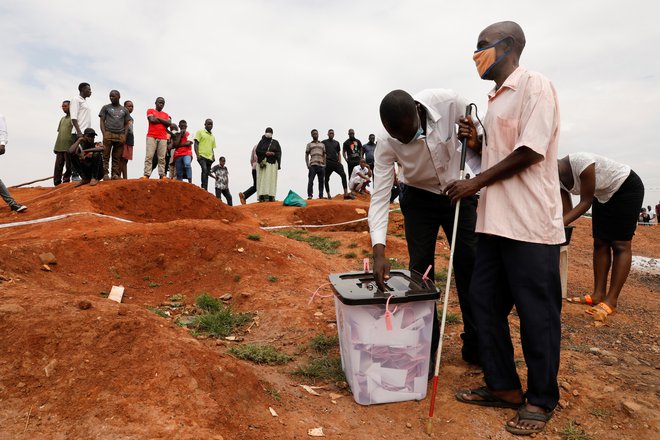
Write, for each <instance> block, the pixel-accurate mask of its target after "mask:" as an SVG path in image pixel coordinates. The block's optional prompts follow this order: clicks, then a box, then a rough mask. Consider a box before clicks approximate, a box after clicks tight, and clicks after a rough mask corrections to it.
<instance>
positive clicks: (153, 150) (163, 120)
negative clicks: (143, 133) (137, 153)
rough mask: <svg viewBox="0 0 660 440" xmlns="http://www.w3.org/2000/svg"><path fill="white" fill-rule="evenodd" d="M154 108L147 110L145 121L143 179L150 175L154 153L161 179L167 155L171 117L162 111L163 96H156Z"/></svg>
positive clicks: (163, 104) (163, 175)
mask: <svg viewBox="0 0 660 440" xmlns="http://www.w3.org/2000/svg"><path fill="white" fill-rule="evenodd" d="M155 104H156V105H155V107H156V108H150V109H149V110H147V121H148V122H149V129H148V131H147V151H146V153H145V157H144V175H143V176H142V178H143V179H148V178H149V177H150V176H151V172H152V171H153V168H152V166H151V164H152V161H153V157H154V154H157V155H158V176H159V177H160V178H161V179H164V178H165V177H166V175H165V157H166V156H167V129H168V128H169V126H170V125H172V118H170V115H168V114H167V113H165V112H164V111H163V107H165V98H163V97H160V96H159V97H158V98H156V103H155Z"/></svg>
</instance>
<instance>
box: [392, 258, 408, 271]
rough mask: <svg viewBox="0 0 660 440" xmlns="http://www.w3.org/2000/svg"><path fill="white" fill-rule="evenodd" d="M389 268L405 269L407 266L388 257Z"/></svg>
mask: <svg viewBox="0 0 660 440" xmlns="http://www.w3.org/2000/svg"><path fill="white" fill-rule="evenodd" d="M389 260H390V269H406V268H407V266H406V265H405V264H403V263H401V262H400V261H399V260H397V259H396V258H390V259H389Z"/></svg>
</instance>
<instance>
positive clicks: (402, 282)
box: [329, 270, 439, 405]
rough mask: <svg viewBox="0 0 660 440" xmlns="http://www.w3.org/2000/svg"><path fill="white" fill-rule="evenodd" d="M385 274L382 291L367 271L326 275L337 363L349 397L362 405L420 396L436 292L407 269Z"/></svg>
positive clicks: (423, 392)
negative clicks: (331, 292)
mask: <svg viewBox="0 0 660 440" xmlns="http://www.w3.org/2000/svg"><path fill="white" fill-rule="evenodd" d="M390 275H391V277H390V279H389V280H388V281H387V283H386V289H385V290H386V291H385V292H382V291H380V290H379V289H378V288H377V287H376V284H375V282H374V280H373V275H372V274H371V273H365V272H352V273H345V274H332V275H330V277H329V278H330V282H331V283H332V286H333V289H334V292H335V308H336V312H337V330H338V332H339V345H340V349H341V362H342V367H343V369H344V373H345V374H346V380H347V381H348V384H349V385H350V387H351V390H352V391H353V397H354V398H355V401H356V402H357V403H359V404H362V405H371V404H375V403H387V402H401V401H405V400H421V399H424V398H425V397H426V390H427V381H428V372H429V354H430V351H431V336H432V330H433V313H435V300H436V299H437V298H438V296H439V293H438V290H437V288H436V287H435V285H434V284H433V283H432V282H431V281H430V280H423V279H422V277H421V276H420V275H417V274H414V273H413V274H412V275H411V274H410V272H409V271H407V270H400V271H392V272H390ZM388 299H389V302H388ZM388 310H389V316H387V313H386V312H387V311H388Z"/></svg>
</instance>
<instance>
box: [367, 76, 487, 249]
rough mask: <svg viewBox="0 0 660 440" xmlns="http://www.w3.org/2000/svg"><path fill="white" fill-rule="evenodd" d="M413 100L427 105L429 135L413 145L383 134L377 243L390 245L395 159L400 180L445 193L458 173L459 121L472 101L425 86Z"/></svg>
mask: <svg viewBox="0 0 660 440" xmlns="http://www.w3.org/2000/svg"><path fill="white" fill-rule="evenodd" d="M413 99H414V100H415V101H417V102H419V103H420V104H421V105H422V106H424V108H425V109H426V135H425V136H423V137H421V138H419V139H417V140H415V141H412V142H410V143H408V144H402V143H401V142H399V141H398V140H396V139H394V138H392V137H391V136H390V135H389V134H388V133H387V132H386V131H383V132H382V133H381V134H380V135H379V136H378V148H376V152H375V162H374V171H373V174H374V178H373V181H374V190H373V193H372V195H371V205H370V207H369V229H370V230H371V243H372V245H376V244H379V243H380V244H385V240H386V235H387V221H388V215H389V213H388V210H389V201H390V195H391V192H390V191H391V188H392V184H393V182H394V163H395V162H397V163H398V164H399V168H400V172H401V174H400V176H399V180H400V181H401V183H403V184H405V185H410V186H414V187H415V188H419V189H423V190H425V191H430V192H432V193H435V194H442V193H443V190H444V188H445V187H446V186H447V185H448V184H449V183H450V182H451V181H453V180H456V179H458V177H459V173H460V162H461V152H460V151H461V143H460V142H459V141H458V137H457V124H458V122H459V120H460V118H462V117H463V116H464V114H465V106H466V105H467V101H465V100H464V99H463V98H462V97H460V96H458V94H456V93H455V92H454V91H452V90H446V89H427V90H423V91H421V92H419V93H417V94H415V95H414V96H413ZM467 154H468V160H469V162H468V164H469V165H470V167H471V168H472V169H473V170H474V169H478V168H479V167H478V164H479V156H478V155H477V154H475V153H474V152H472V150H468V152H467Z"/></svg>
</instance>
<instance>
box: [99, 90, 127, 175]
mask: <svg viewBox="0 0 660 440" xmlns="http://www.w3.org/2000/svg"><path fill="white" fill-rule="evenodd" d="M119 98H121V95H120V94H119V91H117V90H111V91H110V104H106V105H104V106H103V107H102V108H101V111H100V112H99V118H100V119H101V133H103V180H109V179H110V174H109V173H110V157H111V156H112V180H117V179H119V178H120V174H121V156H122V154H123V152H124V143H125V142H126V137H127V136H128V130H129V129H130V127H131V121H132V120H133V118H132V117H131V114H130V113H129V111H128V110H126V108H125V107H124V106H123V105H121V104H120V103H119Z"/></svg>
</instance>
